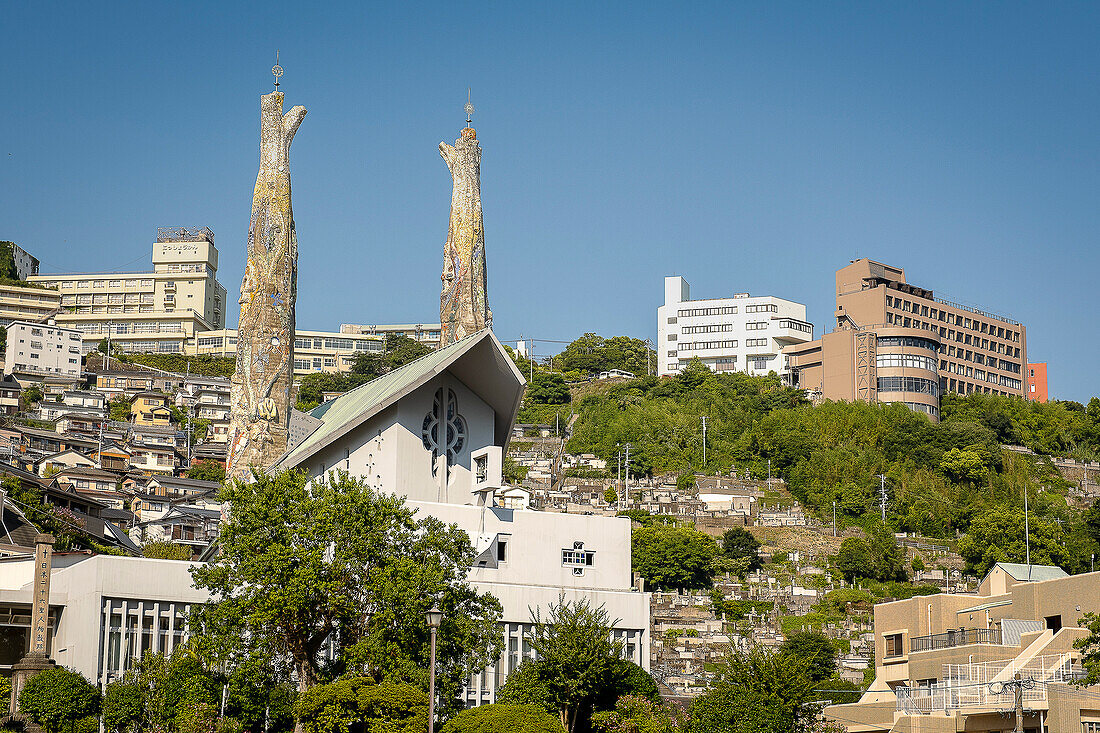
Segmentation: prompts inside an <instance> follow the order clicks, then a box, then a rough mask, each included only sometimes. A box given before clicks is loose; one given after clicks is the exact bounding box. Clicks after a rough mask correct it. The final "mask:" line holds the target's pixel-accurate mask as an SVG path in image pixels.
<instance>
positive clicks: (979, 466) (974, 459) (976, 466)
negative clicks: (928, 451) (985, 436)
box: [940, 446, 988, 484]
mask: <svg viewBox="0 0 1100 733" xmlns="http://www.w3.org/2000/svg"><path fill="white" fill-rule="evenodd" d="M983 452H984V447H983V446H970V447H969V448H966V449H965V450H959V449H958V448H952V449H951V450H949V451H947V452H946V453H944V454H943V458H941V459H940V468H942V469H943V471H944V473H946V474H947V475H948V476H950V477H951V478H953V479H955V480H956V481H967V482H969V483H972V484H976V483H978V482H980V481H981V480H982V479H983V478H985V475H986V472H987V470H988V469H987V468H986V460H984V456H983Z"/></svg>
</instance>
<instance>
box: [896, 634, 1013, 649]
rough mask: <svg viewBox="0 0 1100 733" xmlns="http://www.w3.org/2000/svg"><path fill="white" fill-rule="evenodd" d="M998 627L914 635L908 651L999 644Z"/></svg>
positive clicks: (910, 640)
mask: <svg viewBox="0 0 1100 733" xmlns="http://www.w3.org/2000/svg"><path fill="white" fill-rule="evenodd" d="M1000 643H1001V630H1000V629H951V630H950V631H946V632H944V633H942V634H932V635H931V636H914V637H912V638H910V639H909V651H910V652H927V651H931V650H932V649H950V648H951V647H955V646H963V645H965V644H1000Z"/></svg>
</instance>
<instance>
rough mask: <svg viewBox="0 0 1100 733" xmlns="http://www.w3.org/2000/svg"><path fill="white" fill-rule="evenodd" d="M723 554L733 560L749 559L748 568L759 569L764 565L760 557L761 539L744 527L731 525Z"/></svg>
mask: <svg viewBox="0 0 1100 733" xmlns="http://www.w3.org/2000/svg"><path fill="white" fill-rule="evenodd" d="M722 554H723V555H725V556H726V557H728V558H731V559H733V560H739V559H744V560H747V561H748V564H747V566H746V569H747V570H757V569H759V568H761V567H763V565H764V563H763V561H762V560H761V559H760V540H758V539H756V538H755V537H753V535H752V532H750V531H748V530H747V529H745V528H744V527H730V528H729V529H727V530H726V531H725V533H724V534H723V535H722Z"/></svg>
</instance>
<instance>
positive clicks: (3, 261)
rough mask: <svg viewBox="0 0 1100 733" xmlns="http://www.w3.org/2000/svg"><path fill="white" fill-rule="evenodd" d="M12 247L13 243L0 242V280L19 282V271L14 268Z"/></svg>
mask: <svg viewBox="0 0 1100 733" xmlns="http://www.w3.org/2000/svg"><path fill="white" fill-rule="evenodd" d="M14 247H15V243H14V242H0V279H4V280H15V281H18V280H19V270H18V269H17V268H16V266H15V249H14Z"/></svg>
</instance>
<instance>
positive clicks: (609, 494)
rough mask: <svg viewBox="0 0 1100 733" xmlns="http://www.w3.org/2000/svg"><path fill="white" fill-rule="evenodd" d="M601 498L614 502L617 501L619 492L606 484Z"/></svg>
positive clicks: (609, 502)
mask: <svg viewBox="0 0 1100 733" xmlns="http://www.w3.org/2000/svg"><path fill="white" fill-rule="evenodd" d="M603 500H604V501H606V502H607V503H608V504H615V503H616V502H618V501H619V494H618V492H616V491H615V489H614V488H613V487H611V486H608V487H607V488H606V489H604V492H603Z"/></svg>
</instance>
